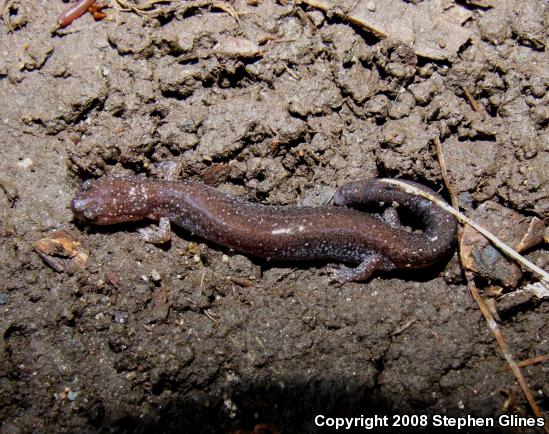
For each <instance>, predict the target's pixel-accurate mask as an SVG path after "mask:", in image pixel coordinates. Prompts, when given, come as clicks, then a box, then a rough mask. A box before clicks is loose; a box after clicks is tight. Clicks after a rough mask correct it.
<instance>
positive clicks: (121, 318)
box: [114, 311, 129, 324]
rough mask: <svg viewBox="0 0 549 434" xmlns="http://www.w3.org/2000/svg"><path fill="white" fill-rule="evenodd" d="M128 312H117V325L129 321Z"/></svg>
mask: <svg viewBox="0 0 549 434" xmlns="http://www.w3.org/2000/svg"><path fill="white" fill-rule="evenodd" d="M128 316H129V315H128V312H121V311H118V312H115V313H114V322H115V323H117V324H124V323H126V322H127V321H128Z"/></svg>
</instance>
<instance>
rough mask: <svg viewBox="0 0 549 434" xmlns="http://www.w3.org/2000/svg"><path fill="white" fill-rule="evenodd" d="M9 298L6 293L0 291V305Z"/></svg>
mask: <svg viewBox="0 0 549 434" xmlns="http://www.w3.org/2000/svg"><path fill="white" fill-rule="evenodd" d="M8 300H9V296H8V294H6V293H4V292H0V306H1V305H3V304H6V303H7V302H8Z"/></svg>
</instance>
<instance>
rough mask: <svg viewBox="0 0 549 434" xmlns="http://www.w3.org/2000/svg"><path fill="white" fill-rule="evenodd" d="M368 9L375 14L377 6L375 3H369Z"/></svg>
mask: <svg viewBox="0 0 549 434" xmlns="http://www.w3.org/2000/svg"><path fill="white" fill-rule="evenodd" d="M366 7H367V8H368V10H369V11H370V12H374V11H375V10H376V4H375V3H374V2H368V4H367V5H366Z"/></svg>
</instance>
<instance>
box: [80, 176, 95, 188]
mask: <svg viewBox="0 0 549 434" xmlns="http://www.w3.org/2000/svg"><path fill="white" fill-rule="evenodd" d="M93 183H94V180H93V179H88V180H86V181H84V183H83V184H82V190H83V191H88V190H89V189H90V188H91V187H92V185H93Z"/></svg>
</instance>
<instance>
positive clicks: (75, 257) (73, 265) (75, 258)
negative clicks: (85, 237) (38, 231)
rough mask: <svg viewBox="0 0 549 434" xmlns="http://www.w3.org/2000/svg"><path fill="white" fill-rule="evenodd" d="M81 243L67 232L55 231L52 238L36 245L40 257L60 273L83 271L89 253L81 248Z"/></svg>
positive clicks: (44, 239)
mask: <svg viewBox="0 0 549 434" xmlns="http://www.w3.org/2000/svg"><path fill="white" fill-rule="evenodd" d="M81 244H82V243H80V241H78V240H76V239H75V238H73V237H72V236H71V235H70V234H69V233H67V232H65V231H55V232H53V233H52V234H51V235H50V236H48V237H45V238H41V239H40V240H38V241H36V242H35V243H34V246H33V247H34V250H35V251H36V253H38V255H39V256H40V257H41V258H42V259H43V260H44V262H45V263H46V264H48V265H49V266H50V267H51V268H53V269H54V270H55V271H57V272H58V273H66V272H69V271H75V270H83V269H85V268H86V264H87V262H88V256H89V253H88V251H87V250H85V249H83V248H82V247H81Z"/></svg>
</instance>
